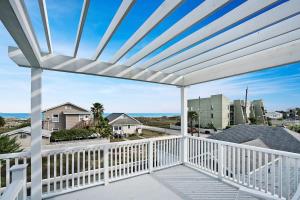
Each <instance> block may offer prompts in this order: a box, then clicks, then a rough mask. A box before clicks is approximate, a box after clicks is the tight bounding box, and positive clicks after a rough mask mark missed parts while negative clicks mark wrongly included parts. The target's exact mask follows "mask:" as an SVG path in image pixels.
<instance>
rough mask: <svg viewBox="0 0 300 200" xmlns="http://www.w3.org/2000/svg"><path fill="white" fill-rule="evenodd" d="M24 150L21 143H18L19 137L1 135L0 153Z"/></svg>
mask: <svg viewBox="0 0 300 200" xmlns="http://www.w3.org/2000/svg"><path fill="white" fill-rule="evenodd" d="M19 151H22V149H20V144H19V143H17V138H16V137H13V138H10V137H9V136H8V135H0V154H2V153H14V152H19Z"/></svg>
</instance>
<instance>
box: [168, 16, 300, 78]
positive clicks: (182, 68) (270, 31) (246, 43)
mask: <svg viewBox="0 0 300 200" xmlns="http://www.w3.org/2000/svg"><path fill="white" fill-rule="evenodd" d="M299 28H300V15H297V16H294V17H292V18H290V19H287V20H284V21H282V22H279V23H277V24H275V25H273V26H270V27H267V28H265V29H262V30H260V31H258V32H255V33H252V34H250V35H247V36H245V37H243V38H241V39H238V40H235V41H233V42H231V43H228V44H226V45H223V46H221V47H219V48H216V49H213V50H211V51H208V52H206V53H203V54H200V55H198V56H195V57H193V58H191V59H189V60H186V61H183V62H181V63H178V64H176V65H174V66H171V67H169V68H167V69H165V70H162V71H164V72H165V73H178V72H180V73H179V74H180V75H184V73H185V72H187V73H188V72H190V71H193V70H195V69H197V67H198V66H200V67H202V66H203V64H204V63H206V62H211V61H216V60H219V59H220V57H221V56H224V55H226V54H229V53H233V54H234V52H237V54H239V53H238V52H240V51H241V50H242V49H245V48H248V49H249V47H251V49H252V51H260V50H261V49H260V48H259V47H258V46H261V47H262V48H267V47H268V48H270V47H269V45H274V46H277V45H278V44H281V43H282V41H284V42H290V41H286V39H285V37H284V35H283V34H288V33H289V32H291V31H294V30H296V29H299ZM280 35H283V36H282V37H279V38H276V37H277V36H280ZM293 36H294V37H297V34H294V35H293ZM299 36H300V35H299ZM274 37H275V38H274ZM286 37H288V38H287V39H291V40H293V37H290V36H289V35H288V36H286ZM267 40H269V41H267ZM264 41H267V43H269V45H267V44H266V43H264ZM259 43H263V44H259ZM256 44H258V45H256ZM203 45H205V44H203ZM244 54H245V55H248V54H251V53H250V52H247V51H245V53H244Z"/></svg>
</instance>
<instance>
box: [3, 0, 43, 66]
mask: <svg viewBox="0 0 300 200" xmlns="http://www.w3.org/2000/svg"><path fill="white" fill-rule="evenodd" d="M0 19H1V22H2V23H3V25H4V26H5V28H6V29H7V30H8V32H9V33H10V35H11V36H12V37H13V39H14V40H15V42H16V43H17V45H18V47H19V48H20V49H21V51H22V52H23V53H24V56H25V57H26V59H27V60H28V62H29V63H30V65H31V66H34V67H39V66H40V59H41V53H40V47H39V45H38V42H37V40H36V37H35V34H34V31H33V29H32V25H31V22H30V19H29V16H28V14H27V11H26V8H25V5H24V2H23V0H20V1H17V0H11V1H0Z"/></svg>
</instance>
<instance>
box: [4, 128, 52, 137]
mask: <svg viewBox="0 0 300 200" xmlns="http://www.w3.org/2000/svg"><path fill="white" fill-rule="evenodd" d="M51 132H52V131H48V130H45V129H42V136H43V137H46V138H50V137H51ZM19 133H26V134H28V135H31V127H30V126H26V127H24V128H20V129H16V130H13V131H9V132H6V133H3V135H8V136H12V135H15V134H19Z"/></svg>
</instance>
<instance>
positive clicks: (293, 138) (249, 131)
mask: <svg viewBox="0 0 300 200" xmlns="http://www.w3.org/2000/svg"><path fill="white" fill-rule="evenodd" d="M209 138H210V139H215V140H222V141H227V142H233V143H239V144H242V143H243V144H248V145H252V146H257V147H264V148H270V149H276V150H281V151H289V152H294V153H300V134H298V133H294V132H293V131H290V130H288V129H285V128H282V127H270V126H265V125H245V124H242V125H237V126H234V127H232V128H229V129H226V130H224V131H223V132H221V133H217V134H215V135H212V136H210V137H209Z"/></svg>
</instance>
